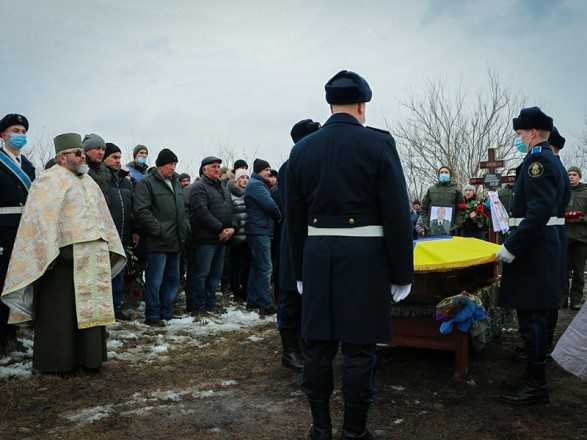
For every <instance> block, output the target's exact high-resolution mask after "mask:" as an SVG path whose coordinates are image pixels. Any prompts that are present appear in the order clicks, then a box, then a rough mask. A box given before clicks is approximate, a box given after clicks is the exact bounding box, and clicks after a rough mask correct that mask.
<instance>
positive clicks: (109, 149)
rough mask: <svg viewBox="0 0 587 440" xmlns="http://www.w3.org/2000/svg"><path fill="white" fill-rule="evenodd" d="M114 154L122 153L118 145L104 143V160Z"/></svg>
mask: <svg viewBox="0 0 587 440" xmlns="http://www.w3.org/2000/svg"><path fill="white" fill-rule="evenodd" d="M114 153H122V151H120V148H118V145H116V144H113V143H112V142H106V151H105V152H104V159H106V158H107V157H108V156H110V155H111V154H114Z"/></svg>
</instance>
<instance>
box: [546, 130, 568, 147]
mask: <svg viewBox="0 0 587 440" xmlns="http://www.w3.org/2000/svg"><path fill="white" fill-rule="evenodd" d="M566 141H567V140H566V139H565V138H564V137H562V136H561V134H560V133H559V131H558V130H557V129H556V127H552V131H551V132H550V137H549V138H548V143H549V144H550V145H552V146H553V147H556V148H558V149H559V150H562V149H563V148H564V146H565V142H566Z"/></svg>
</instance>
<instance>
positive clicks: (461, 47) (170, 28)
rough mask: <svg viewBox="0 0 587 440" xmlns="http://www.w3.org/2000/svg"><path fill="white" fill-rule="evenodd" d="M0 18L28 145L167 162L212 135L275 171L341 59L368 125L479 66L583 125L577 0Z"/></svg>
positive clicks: (229, 5) (101, 9)
mask: <svg viewBox="0 0 587 440" xmlns="http://www.w3.org/2000/svg"><path fill="white" fill-rule="evenodd" d="M0 17H1V20H2V24H1V26H0V29H1V30H2V36H1V38H0V63H1V68H0V87H2V99H1V101H0V103H1V109H0V112H2V113H9V112H18V113H22V114H24V115H26V116H27V117H28V118H29V120H30V123H31V128H30V136H31V138H32V139H33V140H34V139H41V138H45V139H52V137H53V136H55V135H56V134H59V133H62V132H68V131H75V132H79V133H81V134H82V135H83V134H85V133H89V132H95V133H98V134H100V135H102V136H103V137H104V138H105V139H106V140H107V141H111V142H115V143H116V144H118V145H119V146H120V147H122V148H123V149H124V150H125V151H126V152H127V154H129V151H130V149H131V148H132V146H134V145H135V144H136V143H144V144H146V145H147V146H150V147H152V150H154V151H158V150H159V149H161V148H162V147H168V148H171V149H172V150H174V151H175V152H176V153H177V154H178V156H179V157H180V164H179V169H180V170H182V169H183V170H186V169H188V170H191V169H195V168H197V167H196V166H194V164H195V163H199V161H200V160H201V159H202V157H203V156H205V155H209V154H217V153H218V151H219V149H220V146H221V145H224V146H228V147H230V148H232V149H234V150H235V151H236V152H237V153H241V152H243V151H244V152H246V154H247V156H251V155H253V154H254V153H256V154H257V156H260V157H263V158H266V159H268V160H269V161H270V162H271V164H272V165H274V167H276V166H277V165H278V164H279V162H281V160H282V159H284V158H285V157H287V155H288V152H289V150H290V148H291V139H290V137H289V131H290V129H291V126H292V125H293V124H294V123H295V122H296V121H298V120H300V119H304V118H312V119H314V120H319V121H321V122H323V121H324V120H326V119H327V118H328V112H329V111H328V106H327V104H326V103H325V101H324V88H323V86H324V83H325V82H326V81H327V80H328V79H329V78H330V77H331V76H332V75H333V74H334V73H336V72H337V71H338V70H341V69H349V70H354V71H356V72H358V73H360V74H361V75H363V76H364V77H365V78H366V79H367V80H368V82H369V83H370V85H371V88H372V89H373V94H374V97H373V101H372V103H371V104H370V106H369V107H368V114H367V117H368V125H372V126H376V127H377V126H379V127H384V118H386V119H387V120H388V121H389V123H390V124H391V126H392V127H393V125H394V123H396V122H397V121H401V120H402V119H403V118H405V117H406V115H405V112H404V111H403V110H402V107H401V102H402V101H404V100H406V98H407V97H409V96H410V94H413V93H415V94H417V93H419V92H421V91H422V90H423V89H424V88H425V87H426V84H427V83H428V82H429V81H436V80H438V79H443V80H444V81H446V82H448V83H450V84H457V83H462V84H463V86H464V87H465V88H466V89H470V90H472V91H474V90H475V89H476V88H478V87H482V86H483V84H484V83H485V82H486V80H487V71H488V70H489V69H492V70H493V71H494V72H495V73H496V74H497V75H498V76H499V77H500V79H501V81H502V83H503V84H504V85H506V86H507V87H510V88H511V89H512V90H513V91H515V92H516V93H520V94H521V95H524V96H526V97H527V102H528V104H529V105H539V106H541V107H542V108H543V110H544V111H545V112H546V113H548V114H550V115H551V116H553V117H554V119H555V124H556V125H557V126H558V127H559V129H560V131H561V132H562V133H563V135H565V136H566V137H567V139H568V142H569V143H568V145H569V146H571V147H572V145H573V144H576V142H577V141H578V138H579V137H580V136H581V134H582V132H583V131H584V129H585V127H586V126H585V118H586V117H587V84H586V80H585V78H586V75H585V72H586V71H587V56H586V55H585V50H586V49H585V48H586V47H587V30H586V29H587V28H586V26H585V23H587V2H585V1H584V0H568V1H563V0H561V1H556V0H517V1H516V0H509V1H508V0H494V1H491V2H487V1H466V0H442V1H441V0H430V1H424V0H412V1H409V2H408V1H391V0H382V1H361V0H355V1H345V0H339V1H318V0H316V1H306V0H280V1H274V0H273V1H221V0H214V1H199V0H189V1H188V0H185V1H178V0H169V1H166V2H163V1H161V0H126V1H123V0H94V1H92V2H91V3H90V2H85V1H79V0H51V1H45V0H20V1H18V2H8V1H7V0H1V1H0ZM512 116H514V115H512ZM237 155H240V154H237ZM152 159H153V161H154V158H152Z"/></svg>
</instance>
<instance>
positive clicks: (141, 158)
mask: <svg viewBox="0 0 587 440" xmlns="http://www.w3.org/2000/svg"><path fill="white" fill-rule="evenodd" d="M137 163H139V164H141V165H145V164H146V163H147V158H146V157H137Z"/></svg>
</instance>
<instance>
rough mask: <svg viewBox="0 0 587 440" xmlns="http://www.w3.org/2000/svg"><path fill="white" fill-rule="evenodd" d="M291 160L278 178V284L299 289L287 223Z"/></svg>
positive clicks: (290, 288) (280, 169)
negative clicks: (280, 204) (289, 164)
mask: <svg viewBox="0 0 587 440" xmlns="http://www.w3.org/2000/svg"><path fill="white" fill-rule="evenodd" d="M288 163H289V161H285V163H284V164H283V165H282V166H281V168H279V176H278V177H277V179H278V182H279V183H278V185H277V186H278V191H279V197H278V200H279V201H280V202H281V203H282V207H283V210H282V214H283V221H282V222H281V241H280V243H279V264H278V272H279V279H278V281H279V282H278V285H279V287H280V288H281V289H285V290H293V291H295V290H296V289H297V286H296V277H295V271H294V267H293V261H292V257H291V248H290V246H289V236H288V235H289V230H288V224H287V171H288V170H287V166H288Z"/></svg>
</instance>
